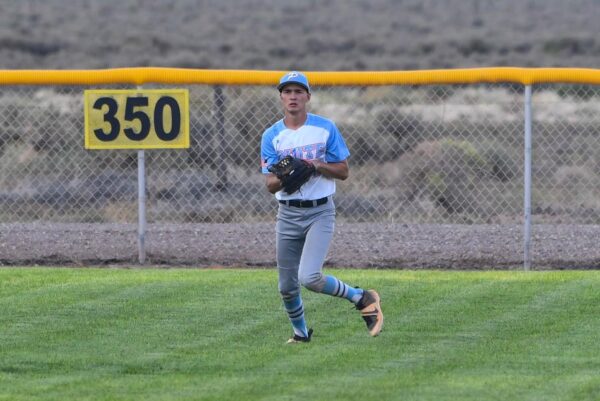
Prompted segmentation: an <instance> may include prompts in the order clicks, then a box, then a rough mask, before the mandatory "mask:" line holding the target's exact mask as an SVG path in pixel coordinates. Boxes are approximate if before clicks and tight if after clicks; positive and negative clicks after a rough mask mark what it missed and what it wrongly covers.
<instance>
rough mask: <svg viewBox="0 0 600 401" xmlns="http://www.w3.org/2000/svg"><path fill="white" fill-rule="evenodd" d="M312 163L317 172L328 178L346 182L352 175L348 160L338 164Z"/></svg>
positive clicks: (316, 161)
mask: <svg viewBox="0 0 600 401" xmlns="http://www.w3.org/2000/svg"><path fill="white" fill-rule="evenodd" d="M311 162H312V164H313V165H314V166H315V169H316V170H317V172H318V173H321V174H323V175H324V176H325V177H327V178H335V179H337V180H342V181H344V180H345V179H346V178H348V175H349V174H350V168H349V167H348V160H344V161H341V162H337V163H325V162H323V161H321V160H311ZM275 178H277V177H275Z"/></svg>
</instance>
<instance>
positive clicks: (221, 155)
mask: <svg viewBox="0 0 600 401" xmlns="http://www.w3.org/2000/svg"><path fill="white" fill-rule="evenodd" d="M214 101H215V111H214V115H215V128H216V132H217V137H216V138H214V137H213V143H215V142H214V141H216V147H215V148H216V151H217V155H218V156H217V160H216V161H215V166H216V168H217V188H218V189H219V190H222V189H224V188H226V187H227V168H226V163H225V160H226V152H225V143H226V141H225V95H224V94H223V87H221V86H215V92H214Z"/></svg>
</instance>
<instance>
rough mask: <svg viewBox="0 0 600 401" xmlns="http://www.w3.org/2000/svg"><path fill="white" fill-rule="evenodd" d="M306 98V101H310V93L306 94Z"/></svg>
mask: <svg viewBox="0 0 600 401" xmlns="http://www.w3.org/2000/svg"><path fill="white" fill-rule="evenodd" d="M306 96H307V97H308V101H310V92H306Z"/></svg>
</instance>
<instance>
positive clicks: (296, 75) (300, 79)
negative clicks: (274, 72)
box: [277, 71, 310, 93]
mask: <svg viewBox="0 0 600 401" xmlns="http://www.w3.org/2000/svg"><path fill="white" fill-rule="evenodd" d="M288 84H298V85H300V86H303V87H304V88H305V89H306V90H307V91H308V92H309V93H310V86H309V85H308V79H307V78H306V76H305V75H304V74H302V73H301V72H298V71H290V72H288V73H287V74H285V75H284V76H283V77H281V79H280V80H279V85H277V89H278V90H279V92H281V90H282V89H283V87H284V86H286V85H288Z"/></svg>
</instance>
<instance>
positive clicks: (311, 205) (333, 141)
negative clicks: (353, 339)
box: [261, 71, 383, 343]
mask: <svg viewBox="0 0 600 401" xmlns="http://www.w3.org/2000/svg"><path fill="white" fill-rule="evenodd" d="M277 89H278V90H279V98H280V100H281V104H282V106H283V112H284V117H283V119H282V120H279V121H278V122H276V123H275V124H273V125H272V126H271V127H270V128H268V129H267V130H266V131H265V132H264V133H263V136H262V142H261V165H262V172H263V174H266V186H267V190H268V191H269V192H270V193H272V194H275V198H276V199H277V200H278V201H279V211H278V214H277V224H276V241H277V268H278V272H279V292H280V293H281V296H282V298H283V304H284V307H285V310H286V312H287V314H288V317H289V319H290V322H291V323H292V327H293V330H294V334H293V337H292V338H290V339H289V340H288V343H301V342H309V341H310V339H311V335H312V329H310V330H309V329H308V328H307V325H306V321H305V319H304V306H303V304H302V297H301V294H300V286H301V285H302V286H304V287H306V288H307V289H309V290H311V291H314V292H318V293H322V294H327V295H332V296H336V297H340V298H346V299H347V300H349V301H350V302H352V303H353V304H354V305H355V306H356V308H357V309H358V310H359V311H360V312H361V315H362V317H363V319H364V320H365V322H366V324H367V329H368V330H369V334H370V335H371V336H376V335H378V334H379V332H380V331H381V329H382V327H383V314H382V312H381V305H380V298H379V294H378V293H377V292H376V291H374V290H363V289H361V288H358V287H357V288H354V287H351V286H349V285H347V284H345V283H344V282H342V281H340V280H339V279H337V278H335V277H333V276H329V275H323V272H322V270H323V263H324V261H325V257H326V255H327V251H328V248H329V244H330V242H331V239H332V238H333V232H334V225H335V205H334V203H333V194H334V193H335V180H336V179H338V180H345V179H346V178H348V172H349V170H348V161H347V158H348V156H349V155H350V152H349V151H348V148H347V147H346V143H345V142H344V139H343V138H342V135H341V134H340V132H339V131H338V129H337V127H336V125H335V124H334V123H333V121H331V120H328V119H326V118H324V117H321V116H318V115H316V114H310V113H308V112H307V104H308V102H309V101H310V97H311V92H310V86H309V84H308V80H307V78H306V76H305V75H304V74H302V73H300V72H297V71H292V72H289V73H287V74H285V75H284V76H283V77H282V78H281V80H280V82H279V85H278V86H277ZM287 155H291V156H293V157H296V158H299V159H303V160H306V161H308V162H309V163H312V165H313V166H314V168H315V173H314V175H313V176H311V178H310V179H309V180H308V181H307V182H306V183H305V184H303V185H302V186H301V187H300V189H299V190H297V191H296V192H294V193H292V194H288V193H287V192H285V191H284V190H283V185H282V182H281V180H280V179H279V178H278V177H277V176H276V175H275V174H273V173H270V172H269V170H268V167H269V166H270V165H272V164H275V163H277V162H278V161H279V160H281V159H283V158H284V157H285V156H287Z"/></svg>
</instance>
